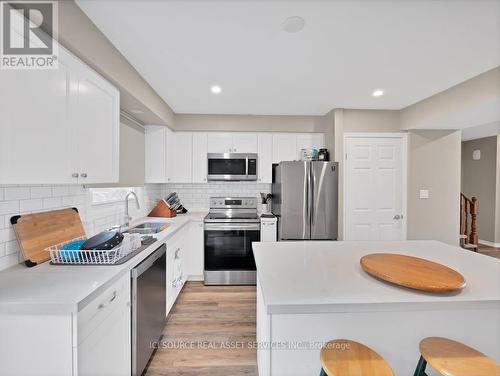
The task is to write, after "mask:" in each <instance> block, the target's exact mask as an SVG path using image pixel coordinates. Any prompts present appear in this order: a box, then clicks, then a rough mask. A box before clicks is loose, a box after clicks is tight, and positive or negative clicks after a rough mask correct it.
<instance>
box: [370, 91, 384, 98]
mask: <svg viewBox="0 0 500 376" xmlns="http://www.w3.org/2000/svg"><path fill="white" fill-rule="evenodd" d="M372 95H373V96H374V97H375V98H377V97H381V96H382V95H384V90H382V89H377V90H373V93H372Z"/></svg>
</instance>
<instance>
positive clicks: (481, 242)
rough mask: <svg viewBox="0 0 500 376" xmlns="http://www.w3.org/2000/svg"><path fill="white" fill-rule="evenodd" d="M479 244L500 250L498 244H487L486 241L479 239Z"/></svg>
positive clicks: (499, 244)
mask: <svg viewBox="0 0 500 376" xmlns="http://www.w3.org/2000/svg"><path fill="white" fill-rule="evenodd" d="M479 244H482V245H487V246H488V247H493V248H500V243H493V242H489V241H488V240H482V239H479Z"/></svg>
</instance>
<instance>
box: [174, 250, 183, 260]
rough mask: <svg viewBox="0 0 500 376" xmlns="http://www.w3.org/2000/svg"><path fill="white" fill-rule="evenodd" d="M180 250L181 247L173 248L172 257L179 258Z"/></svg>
mask: <svg viewBox="0 0 500 376" xmlns="http://www.w3.org/2000/svg"><path fill="white" fill-rule="evenodd" d="M180 251H181V249H180V248H177V249H176V250H175V256H174V258H175V259H180V256H179V252H180Z"/></svg>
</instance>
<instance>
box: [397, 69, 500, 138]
mask: <svg viewBox="0 0 500 376" xmlns="http://www.w3.org/2000/svg"><path fill="white" fill-rule="evenodd" d="M499 102H500V67H497V68H494V69H491V70H489V71H487V72H484V73H482V74H480V75H478V76H476V77H473V78H471V79H469V80H467V81H464V82H462V83H460V84H458V85H455V86H453V87H451V88H449V89H447V90H444V91H442V92H440V93H437V94H435V95H433V96H431V97H429V98H426V99H424V100H422V101H420V102H418V103H415V104H413V105H411V106H408V107H406V108H404V109H402V110H401V129H404V130H406V129H415V128H420V129H453V128H455V129H462V128H467V127H472V126H477V125H482V124H488V123H493V122H496V121H499V120H500V107H499Z"/></svg>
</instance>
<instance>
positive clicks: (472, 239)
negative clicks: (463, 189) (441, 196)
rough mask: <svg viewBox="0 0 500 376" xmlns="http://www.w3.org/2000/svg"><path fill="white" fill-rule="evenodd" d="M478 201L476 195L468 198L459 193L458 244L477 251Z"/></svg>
mask: <svg viewBox="0 0 500 376" xmlns="http://www.w3.org/2000/svg"><path fill="white" fill-rule="evenodd" d="M478 213H479V202H478V201H477V197H471V198H468V197H467V196H465V195H464V194H463V193H460V246H461V247H462V248H466V249H472V250H474V251H477V247H478V243H479V239H478V236H477V215H478Z"/></svg>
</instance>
